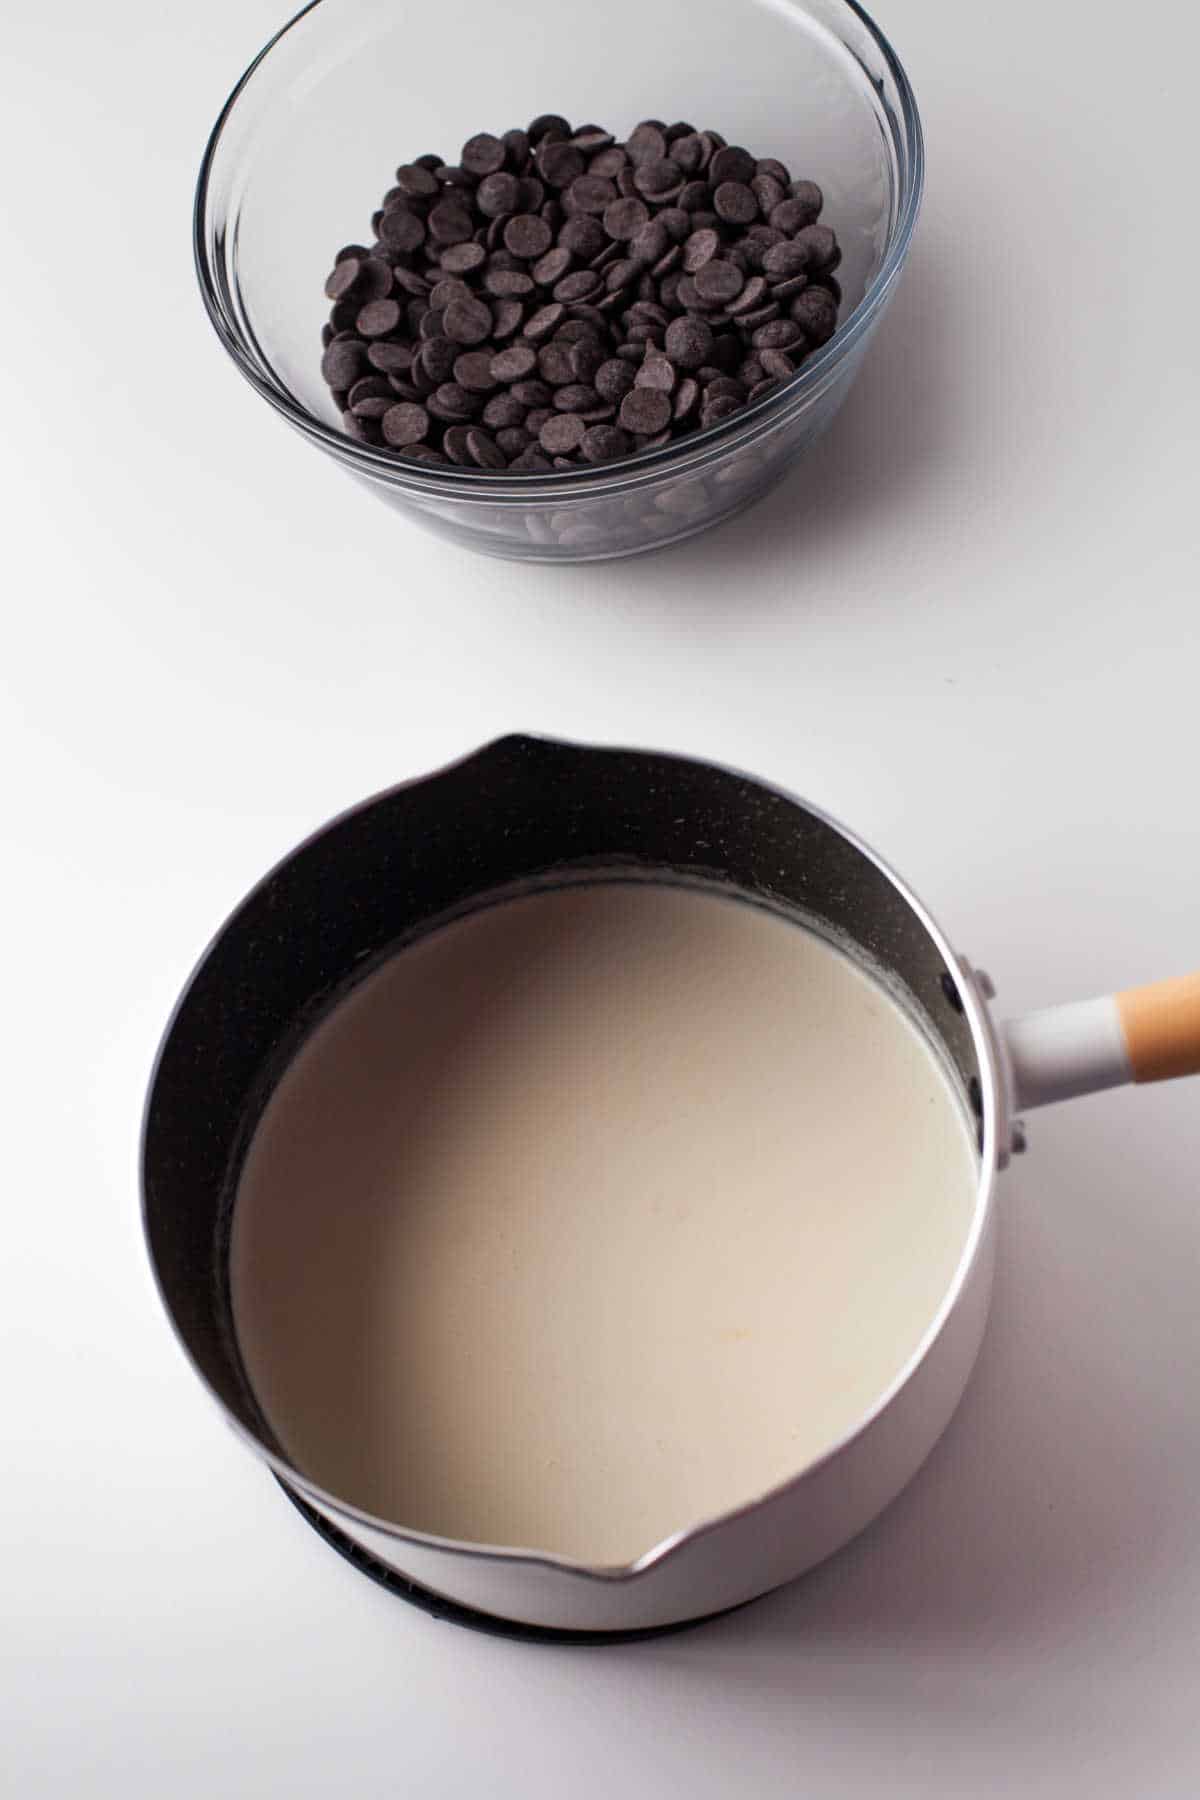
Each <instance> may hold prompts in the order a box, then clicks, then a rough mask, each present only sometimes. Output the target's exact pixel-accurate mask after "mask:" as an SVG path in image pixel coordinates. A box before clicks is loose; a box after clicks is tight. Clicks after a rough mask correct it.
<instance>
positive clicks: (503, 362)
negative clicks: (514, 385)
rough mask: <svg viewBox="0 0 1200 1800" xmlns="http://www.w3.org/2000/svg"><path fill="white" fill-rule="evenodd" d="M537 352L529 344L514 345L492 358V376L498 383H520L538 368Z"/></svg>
mask: <svg viewBox="0 0 1200 1800" xmlns="http://www.w3.org/2000/svg"><path fill="white" fill-rule="evenodd" d="M537 360H538V359H537V351H536V350H533V349H531V347H530V346H529V345H528V344H513V345H512V346H511V348H510V349H508V350H501V351H500V352H499V353H498V354H497V355H496V356H493V358H492V374H493V376H494V377H495V379H496V380H497V381H520V380H521V378H522V376H524V375H529V374H531V373H532V371H533V370H534V369H536V368H537Z"/></svg>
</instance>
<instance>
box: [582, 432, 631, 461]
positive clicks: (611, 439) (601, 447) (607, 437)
mask: <svg viewBox="0 0 1200 1800" xmlns="http://www.w3.org/2000/svg"><path fill="white" fill-rule="evenodd" d="M579 448H580V452H581V453H582V455H583V457H584V459H585V460H586V461H587V462H590V463H602V462H614V461H615V460H616V458H617V457H619V456H628V455H629V449H630V445H629V437H628V435H627V433H625V432H624V431H622V430H621V427H620V426H619V425H590V426H589V427H588V429H587V430H586V431H585V432H584V434H583V437H582V438H581V439H580V443H579Z"/></svg>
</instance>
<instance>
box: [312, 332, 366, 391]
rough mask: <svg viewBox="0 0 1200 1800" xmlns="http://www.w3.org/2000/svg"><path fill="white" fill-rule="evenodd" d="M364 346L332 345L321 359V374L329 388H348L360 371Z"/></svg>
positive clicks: (356, 344)
mask: <svg viewBox="0 0 1200 1800" xmlns="http://www.w3.org/2000/svg"><path fill="white" fill-rule="evenodd" d="M363 354H364V346H363V345H362V344H361V343H358V342H354V343H347V342H344V341H343V342H340V343H333V344H330V346H329V348H328V350H327V351H326V352H325V354H324V356H323V357H322V358H321V374H322V375H323V376H324V378H325V380H326V381H327V382H328V383H329V386H330V387H331V388H350V387H353V385H354V383H355V382H356V381H357V380H358V377H359V374H360V372H361V370H362V363H363Z"/></svg>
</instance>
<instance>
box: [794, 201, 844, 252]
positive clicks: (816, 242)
mask: <svg viewBox="0 0 1200 1800" xmlns="http://www.w3.org/2000/svg"><path fill="white" fill-rule="evenodd" d="M798 204H799V202H798V201H793V202H792V205H794V206H795V205H798ZM795 241H796V247H797V249H804V250H806V251H807V252H808V259H809V267H810V268H811V269H829V268H834V267H835V266H836V262H835V259H836V258H837V257H838V254H839V252H838V241H837V239H836V238H835V237H834V235H833V233H832V231H830V229H829V227H828V225H805V226H803V227H802V229H801V230H800V231H798V232H797V233H796V240H795Z"/></svg>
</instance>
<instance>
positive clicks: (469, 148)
mask: <svg viewBox="0 0 1200 1800" xmlns="http://www.w3.org/2000/svg"><path fill="white" fill-rule="evenodd" d="M459 162H460V163H461V164H462V167H463V168H464V169H466V170H467V172H468V173H469V174H471V175H492V174H494V173H495V171H496V170H497V169H502V168H503V167H504V145H503V144H502V143H501V142H500V139H499V138H496V137H493V136H492V135H491V133H490V132H488V131H481V132H479V133H478V135H477V136H475V137H473V138H468V139H467V141H466V143H465V144H464V145H463V148H462V155H461V157H460V158H459Z"/></svg>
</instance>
